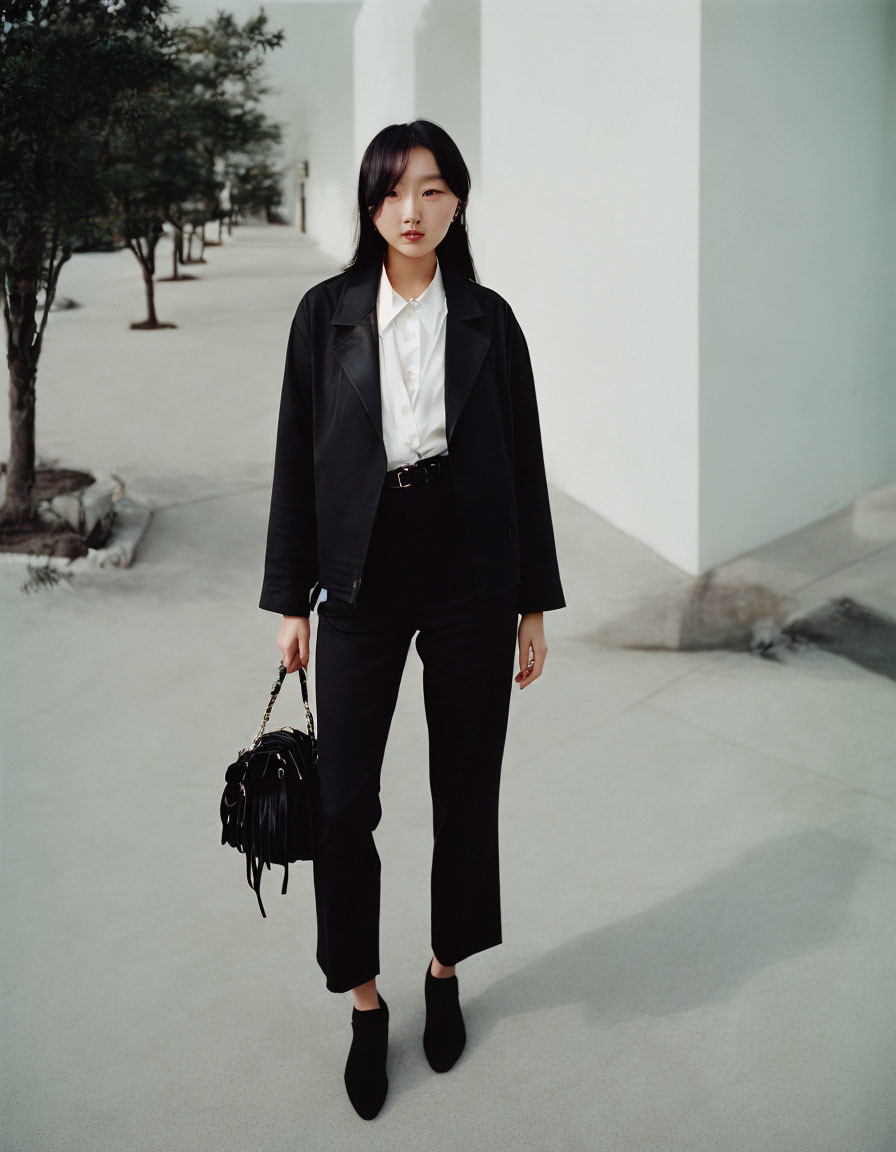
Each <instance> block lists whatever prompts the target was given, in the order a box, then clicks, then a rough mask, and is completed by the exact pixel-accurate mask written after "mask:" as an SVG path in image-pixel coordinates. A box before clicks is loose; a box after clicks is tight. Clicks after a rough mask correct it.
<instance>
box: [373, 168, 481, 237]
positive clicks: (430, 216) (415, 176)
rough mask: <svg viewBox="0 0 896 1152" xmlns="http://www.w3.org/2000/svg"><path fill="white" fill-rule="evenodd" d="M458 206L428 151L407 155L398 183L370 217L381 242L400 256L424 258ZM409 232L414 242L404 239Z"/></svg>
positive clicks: (443, 233) (444, 230)
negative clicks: (413, 237) (408, 156)
mask: <svg viewBox="0 0 896 1152" xmlns="http://www.w3.org/2000/svg"><path fill="white" fill-rule="evenodd" d="M459 203H460V201H459V199H458V197H457V196H455V195H454V193H453V192H452V191H451V189H450V188H449V187H448V185H447V184H446V183H445V181H444V180H443V179H442V177H441V175H440V173H439V166H438V164H437V163H436V158H435V156H434V155H433V154H432V152H431V151H430V150H429V149H428V148H423V147H420V146H418V147H416V148H414V149H413V151H412V152H411V155H410V158H409V159H408V163H407V167H406V168H405V170H404V172H403V173H402V176H401V179H400V180H399V181H398V183H397V184H396V185H395V187H394V188H393V189H391V191H389V192H387V193H386V198H385V200H384V201H383V202H382V204H381V205H380V207H379V208H378V209H377V211H376V213H375V214H374V216H373V217H372V219H373V223H374V226H375V227H376V230H377V231H378V232H379V234H380V235H381V236H382V237H383V239H384V240H385V241H386V242H387V244H389V246H390V247H391V248H394V249H395V251H396V252H398V253H400V254H401V255H402V256H410V257H411V258H414V257H419V256H425V255H426V254H427V253H430V252H432V251H433V249H434V248H435V247H436V246H437V245H438V244H440V243H441V242H442V240H443V239H444V238H445V234H446V233H447V231H448V227H449V225H450V224H451V217H452V216H453V215H454V211H455V209H456V208H457V205H458V204H459ZM411 230H413V231H414V232H416V233H417V236H416V238H415V239H412V238H411V237H410V236H408V235H405V233H407V232H409V231H411Z"/></svg>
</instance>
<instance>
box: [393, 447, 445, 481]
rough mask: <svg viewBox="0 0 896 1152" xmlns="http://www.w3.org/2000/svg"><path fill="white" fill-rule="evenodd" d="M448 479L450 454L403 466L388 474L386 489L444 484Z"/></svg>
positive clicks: (430, 457)
mask: <svg viewBox="0 0 896 1152" xmlns="http://www.w3.org/2000/svg"><path fill="white" fill-rule="evenodd" d="M447 479H448V454H447V453H446V454H445V455H442V456H429V457H427V459H426V460H418V461H417V462H416V463H414V464H402V465H401V466H400V467H398V468H393V469H392V471H391V472H387V473H386V478H385V480H384V481H383V487H384V488H414V487H417V486H418V485H420V484H435V483H437V482H438V481H441V482H442V483H444V482H445V481H446V480H447Z"/></svg>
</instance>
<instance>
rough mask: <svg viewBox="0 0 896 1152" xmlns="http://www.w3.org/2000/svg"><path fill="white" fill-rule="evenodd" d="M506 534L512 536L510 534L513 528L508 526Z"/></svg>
mask: <svg viewBox="0 0 896 1152" xmlns="http://www.w3.org/2000/svg"><path fill="white" fill-rule="evenodd" d="M507 535H508V536H512V535H513V529H512V528H508V529H507Z"/></svg>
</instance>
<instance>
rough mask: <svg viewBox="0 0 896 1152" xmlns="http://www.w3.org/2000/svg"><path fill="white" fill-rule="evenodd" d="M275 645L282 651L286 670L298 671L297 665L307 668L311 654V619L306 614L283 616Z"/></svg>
mask: <svg viewBox="0 0 896 1152" xmlns="http://www.w3.org/2000/svg"><path fill="white" fill-rule="evenodd" d="M277 647H278V648H279V649H280V651H281V652H282V653H283V663H284V664H285V665H286V671H287V673H289V672H298V670H299V666H300V665H301V667H302V668H304V669H305V671H306V672H307V670H308V660H309V659H310V656H311V619H310V617H308V616H284V617H283V623H282V624H281V625H280V635H279V636H278V637H277Z"/></svg>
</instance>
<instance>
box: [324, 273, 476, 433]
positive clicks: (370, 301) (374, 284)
mask: <svg viewBox="0 0 896 1152" xmlns="http://www.w3.org/2000/svg"><path fill="white" fill-rule="evenodd" d="M440 268H441V272H442V284H443V286H444V289H445V301H446V303H447V306H448V314H447V316H446V318H445V428H446V435H447V440H448V446H449V449H450V446H451V437H452V435H453V433H454V429H455V428H456V427H457V421H458V419H459V417H460V414H461V411H462V409H463V406H464V404H465V403H466V400H467V397H468V396H469V395H470V390H471V389H472V387H473V382H474V381H475V379H476V377H477V376H478V375H479V369H480V367H481V366H482V362H483V360H484V359H485V357H486V355H487V353H488V350H489V348H490V347H491V343H492V342H491V340H490V339H489V337H488V336H486V335H485V334H484V333H482V332H480V331H479V330H478V329H477V328H476V327H475V326H474V325H473V324H471V323H470V321H471V320H476V319H477V318H478V317H480V316H482V315H484V313H483V311H482V309H481V308H480V307H479V304H478V302H477V300H476V296H475V294H474V293H473V291H472V289H471V288H470V284H469V282H468V281H467V280H466V279H465V278H464V276H463V275H462V274H461V273H460V272H458V271H457V270H456V269H455V268H453V267H452V266H451V265H449V264H446V263H444V262H440ZM381 269H382V265H381V264H374V265H372V266H368V267H366V268H362V269H358V268H353V269H350V271H349V272H348V273H347V274H346V279H345V284H344V285H343V288H342V293H341V295H340V298H339V302H338V304H337V305H336V310H335V312H334V313H333V318H332V320H331V321H330V323H331V324H334V325H343V326H348V327H349V329H350V330H349V332H348V333H347V334H346V335H345V336H343V337H342V338H340V337H338V336H337V337H336V342H335V344H334V346H333V351H334V353H335V354H336V357H337V359H338V360H339V363H340V364H341V365H342V367H343V368H344V370H345V373H346V375H347V376H348V378H349V380H351V382H352V386H353V387H354V389H355V391H356V392H357V394H358V397H359V398H360V400H361V403H362V404H363V405H364V407H365V409H366V410H367V414H368V416H369V417H370V419H371V421H372V422H373V426H374V428H375V429H376V431H377V435H378V436H379V437H380V438H381V439H382V436H383V410H382V397H381V394H380V349H379V332H378V329H377V320H376V298H377V292H378V290H379V283H380V273H381Z"/></svg>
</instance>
